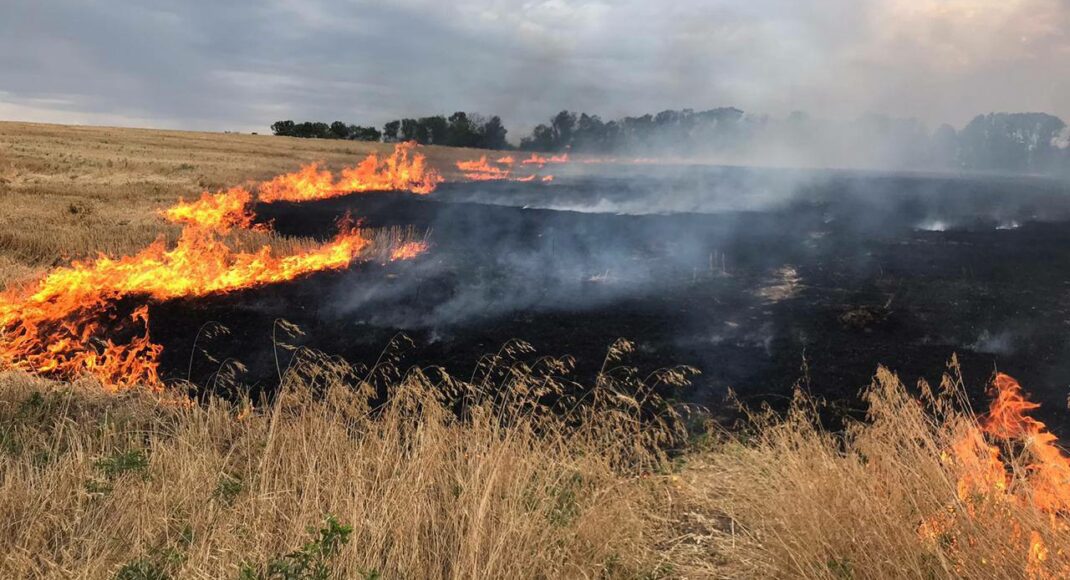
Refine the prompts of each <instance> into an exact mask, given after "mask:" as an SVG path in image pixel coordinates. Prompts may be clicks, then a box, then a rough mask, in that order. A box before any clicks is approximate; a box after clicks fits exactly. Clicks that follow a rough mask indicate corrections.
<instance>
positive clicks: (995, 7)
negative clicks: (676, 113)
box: [0, 0, 1070, 138]
mask: <svg viewBox="0 0 1070 580" xmlns="http://www.w3.org/2000/svg"><path fill="white" fill-rule="evenodd" d="M10 4H12V3H9V6H7V7H6V8H5V13H6V14H5V19H4V20H3V22H0V91H3V93H2V94H0V116H3V117H7V118H32V119H34V120H55V121H69V120H72V119H76V120H85V121H87V122H98V121H97V120H99V122H109V123H111V122H114V123H118V124H149V125H154V126H165V127H188V128H210V129H240V130H264V129H265V128H266V126H267V125H268V124H270V123H271V122H272V121H274V120H276V119H277V118H280V117H287V118H295V119H303V118H309V119H323V120H333V119H336V118H337V119H343V120H346V121H351V122H357V123H374V124H381V123H383V122H384V121H386V120H388V119H390V118H393V117H397V116H401V115H424V114H432V113H439V112H446V113H449V112H452V111H454V110H469V111H479V112H483V113H493V114H500V115H502V116H503V117H504V118H505V119H506V121H507V122H508V123H509V125H510V128H511V129H513V130H514V135H513V137H514V138H515V137H517V135H516V133H517V132H520V131H523V130H526V129H527V128H530V126H531V125H532V124H534V123H536V122H539V121H541V120H542V119H544V118H546V117H548V116H549V115H550V114H552V113H553V112H555V111H556V110H559V109H561V108H570V109H574V110H584V111H590V112H594V113H600V114H602V115H603V116H607V117H614V116H618V115H622V114H635V113H645V112H653V111H657V110H661V109H665V108H682V107H693V108H707V107H715V106H722V105H724V106H727V105H734V106H738V107H740V108H743V109H745V110H747V111H754V112H768V113H771V114H776V115H783V114H786V113H788V112H790V111H792V110H796V109H799V110H807V111H810V112H812V113H813V114H815V115H819V116H826V117H834V118H853V117H856V116H858V115H860V114H863V113H866V112H884V113H889V114H893V115H896V116H917V117H919V118H921V119H923V120H926V121H927V122H930V123H936V122H940V121H951V122H953V123H956V124H962V123H964V122H965V121H966V120H968V118H969V117H970V116H972V115H973V114H976V113H982V112H988V111H993V110H1044V111H1048V112H1052V113H1055V114H1060V115H1063V116H1064V117H1067V116H1070V78H1068V77H1067V75H1065V74H1062V73H1061V71H1062V69H1063V68H1064V67H1065V62H1067V59H1068V58H1070V32H1068V31H1070V5H1068V4H1067V3H1066V2H1065V1H1064V0H1003V1H1001V2H993V1H991V0H871V1H867V2H858V1H857V0H827V1H825V2H820V3H814V2H797V1H794V0H732V1H729V0H714V1H703V0H677V1H675V2H672V3H654V2H649V1H646V0H642V1H641V0H619V1H614V2H610V1H608V0H607V1H582V0H580V1H573V0H518V1H510V0H458V1H456V2H439V1H436V0H399V1H397V2H392V3H389V4H388V3H383V2H379V1H374V0H307V1H297V0H271V1H266V2H250V3H241V5H238V3H230V2H215V1H209V0H189V1H186V2H182V3H171V4H162V3H161V4H154V5H150V6H146V3H139V2H134V1H133V0H100V1H98V2H93V3H86V2H80V1H76V0H36V1H35V2H26V3H14V5H10Z"/></svg>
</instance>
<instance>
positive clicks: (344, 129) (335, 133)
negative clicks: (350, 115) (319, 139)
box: [330, 121, 349, 139]
mask: <svg viewBox="0 0 1070 580" xmlns="http://www.w3.org/2000/svg"><path fill="white" fill-rule="evenodd" d="M330 136H331V137H332V138H334V139H348V138H349V125H346V124H345V123H343V122H341V121H335V122H333V123H331V130H330Z"/></svg>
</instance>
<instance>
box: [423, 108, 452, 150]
mask: <svg viewBox="0 0 1070 580" xmlns="http://www.w3.org/2000/svg"><path fill="white" fill-rule="evenodd" d="M418 123H419V125H420V131H419V132H420V137H421V139H420V142H421V143H423V144H425V145H426V144H435V145H445V144H447V141H448V140H449V131H450V127H449V122H448V121H446V117H443V116H442V115H435V116H433V117H423V118H421V119H420V120H419V121H418Z"/></svg>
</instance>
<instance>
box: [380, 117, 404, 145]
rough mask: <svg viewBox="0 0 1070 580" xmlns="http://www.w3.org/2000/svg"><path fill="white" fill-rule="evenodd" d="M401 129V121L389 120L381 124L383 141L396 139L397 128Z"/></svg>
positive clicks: (389, 141) (391, 141)
mask: <svg viewBox="0 0 1070 580" xmlns="http://www.w3.org/2000/svg"><path fill="white" fill-rule="evenodd" d="M399 129H401V121H390V122H389V123H387V124H386V125H383V141H386V142H387V143H393V142H395V141H397V140H398V130H399Z"/></svg>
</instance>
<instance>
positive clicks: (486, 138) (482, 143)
mask: <svg viewBox="0 0 1070 580" xmlns="http://www.w3.org/2000/svg"><path fill="white" fill-rule="evenodd" d="M479 133H480V140H479V143H478V144H477V147H482V148H483V149H508V148H509V142H508V141H506V140H505V134H506V133H508V131H507V130H506V129H505V126H504V125H502V120H501V118H500V117H498V116H497V115H495V116H493V117H491V118H490V119H487V121H486V122H485V123H483V126H482V127H481V128H480V130H479Z"/></svg>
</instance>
